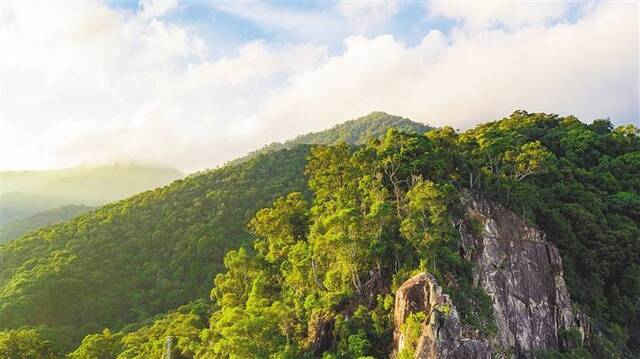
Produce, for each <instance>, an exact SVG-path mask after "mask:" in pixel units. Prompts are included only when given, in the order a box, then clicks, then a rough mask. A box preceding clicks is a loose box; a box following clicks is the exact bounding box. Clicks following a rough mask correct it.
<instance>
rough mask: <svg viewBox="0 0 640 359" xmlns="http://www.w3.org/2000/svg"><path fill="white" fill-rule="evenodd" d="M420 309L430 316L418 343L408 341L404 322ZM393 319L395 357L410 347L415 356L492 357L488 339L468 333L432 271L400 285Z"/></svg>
mask: <svg viewBox="0 0 640 359" xmlns="http://www.w3.org/2000/svg"><path fill="white" fill-rule="evenodd" d="M420 312H422V313H425V315H426V318H427V319H426V320H425V322H424V323H423V324H422V326H421V331H420V337H419V338H418V339H417V341H416V342H415V343H407V339H408V338H407V335H406V333H404V332H403V330H402V328H403V325H404V324H405V322H406V320H407V318H408V317H409V316H410V315H411V314H415V313H420ZM394 321H395V323H394V324H395V331H394V334H393V343H394V346H393V348H394V351H393V353H392V357H393V358H395V357H397V356H398V354H399V353H400V352H402V351H403V350H406V349H408V347H409V346H411V347H412V348H411V349H413V351H414V352H415V358H452V359H463V358H490V357H491V350H490V347H489V343H488V342H487V341H486V340H481V339H478V338H474V337H469V336H467V335H465V333H464V330H463V329H464V328H463V326H462V324H461V322H460V317H459V315H458V311H457V310H456V308H455V307H454V306H453V303H452V302H451V300H450V299H449V296H448V295H446V294H444V293H443V292H442V288H441V287H440V286H439V285H438V283H437V282H436V280H435V278H434V277H433V276H432V275H431V274H428V273H420V274H418V275H416V276H414V277H413V278H411V279H409V280H407V281H406V282H405V283H403V284H402V286H400V288H398V290H397V291H396V298H395V310H394Z"/></svg>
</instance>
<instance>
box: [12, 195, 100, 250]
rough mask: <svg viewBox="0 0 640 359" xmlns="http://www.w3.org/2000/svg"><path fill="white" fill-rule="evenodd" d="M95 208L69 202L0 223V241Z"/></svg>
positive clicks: (14, 237) (17, 236)
mask: <svg viewBox="0 0 640 359" xmlns="http://www.w3.org/2000/svg"><path fill="white" fill-rule="evenodd" d="M95 208H96V207H89V206H82V205H74V204H70V205H66V206H62V207H56V208H52V209H48V210H46V211H43V212H38V213H36V214H34V215H31V216H29V217H27V218H22V219H16V220H13V221H10V222H8V223H4V224H1V225H0V243H3V242H6V241H10V240H12V239H16V238H19V237H21V236H22V235H24V234H25V233H27V232H30V231H32V230H35V229H38V228H41V227H45V226H48V225H51V224H56V223H59V222H63V221H66V220H68V219H71V218H73V217H75V216H77V215H79V214H80V213H84V212H87V211H90V210H92V209H95Z"/></svg>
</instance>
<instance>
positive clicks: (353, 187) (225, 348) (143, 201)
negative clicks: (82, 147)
mask: <svg viewBox="0 0 640 359" xmlns="http://www.w3.org/2000/svg"><path fill="white" fill-rule="evenodd" d="M336 138H337V139H338V140H339V138H340V137H339V136H337V137H336ZM371 138H372V140H370V141H369V142H367V144H366V145H361V146H355V145H348V144H338V145H334V146H315V147H313V148H310V147H309V146H299V147H294V148H292V149H284V150H280V151H275V152H267V153H264V154H259V155H256V156H254V157H252V158H250V159H248V160H245V161H244V162H242V163H240V164H237V165H232V166H225V167H223V168H221V169H219V170H215V171H211V172H204V173H200V174H197V175H193V176H190V177H188V178H186V179H184V180H179V181H176V182H174V183H173V184H172V185H170V186H167V187H165V188H163V189H158V190H155V191H149V192H146V193H143V194H140V195H138V196H135V197H132V198H130V199H128V200H125V201H121V202H118V203H114V204H111V205H108V206H105V207H103V208H101V209H99V210H96V211H94V212H91V213H86V214H83V215H80V216H79V217H77V218H75V219H74V220H72V221H70V222H67V223H63V224H59V225H54V226H50V227H47V228H46V229H43V230H41V231H38V232H34V233H31V234H29V235H27V236H25V237H23V238H21V239H18V240H15V241H11V242H9V243H8V244H5V245H4V246H2V247H0V255H2V256H3V258H4V259H3V260H4V263H3V267H2V268H1V269H2V271H1V272H0V285H1V286H0V325H2V326H3V327H4V328H7V329H14V328H19V327H21V326H24V325H27V326H37V327H38V328H40V329H39V330H41V331H46V335H40V337H38V336H36V335H31V334H29V335H27V336H26V337H30V338H35V339H24V340H22V339H12V341H13V342H23V343H27V344H25V345H23V346H26V347H30V345H31V344H28V343H33V347H34V348H40V346H38V345H39V344H38V343H41V342H42V339H38V338H54V339H52V340H54V342H55V343H56V345H57V346H56V348H59V347H64V349H63V350H64V351H66V352H69V351H71V350H72V348H70V346H71V344H72V343H75V344H77V343H79V339H80V338H81V336H84V335H85V334H88V333H93V334H91V335H89V336H86V337H85V339H84V340H83V341H82V343H81V345H80V346H79V347H77V349H75V351H74V352H73V354H72V357H73V358H93V357H106V358H112V357H119V358H143V357H157V356H159V355H160V353H162V351H163V348H164V347H165V345H166V340H167V337H171V338H172V339H171V340H172V343H173V345H172V348H173V349H174V354H175V356H176V357H182V358H196V357H198V358H208V357H221V358H227V357H228V358H256V357H257V358H263V357H278V358H305V357H317V356H323V357H324V358H362V357H385V356H388V353H389V352H390V350H391V347H390V345H391V332H392V329H393V328H392V311H393V293H394V290H395V289H396V288H397V286H398V285H399V284H400V283H402V281H404V280H405V279H407V278H408V277H409V276H410V275H411V274H412V273H416V272H417V271H423V270H427V271H429V272H431V273H432V274H433V275H434V276H436V278H437V279H438V281H439V283H441V285H442V286H443V288H444V290H445V291H446V292H448V293H449V294H450V295H451V298H452V300H453V302H454V304H455V305H456V307H457V309H458V312H459V314H460V317H461V319H462V320H463V322H464V323H465V324H467V325H469V326H472V327H474V328H475V329H477V330H478V331H479V332H480V333H482V334H484V335H487V336H490V335H492V333H494V332H495V330H496V329H495V325H494V323H493V318H492V312H491V309H490V301H489V300H488V297H487V296H486V294H484V293H483V291H482V290H481V289H479V288H477V287H475V286H474V285H473V281H472V271H473V268H472V266H471V264H470V263H468V262H466V261H465V260H463V259H462V258H461V257H460V256H459V254H458V240H459V237H458V236H459V233H458V230H457V228H456V225H457V224H459V223H463V224H465V225H467V226H468V227H469V228H470V229H471V230H472V231H473V230H477V227H478V225H477V223H476V222H474V219H473V218H466V217H465V215H464V211H463V208H462V206H461V202H460V201H459V199H460V193H461V192H462V191H471V192H472V193H474V194H475V195H477V196H484V197H488V198H489V199H491V200H493V201H496V202H499V203H502V204H504V205H506V206H508V207H510V208H512V209H513V210H514V211H516V212H517V213H519V214H521V215H522V216H524V217H525V218H527V219H528V220H530V221H531V222H532V223H534V224H536V225H537V226H539V227H540V228H541V229H542V230H543V231H544V232H545V233H547V239H549V240H551V241H552V242H554V243H556V244H557V245H558V247H559V249H560V251H561V254H562V258H563V262H564V268H565V276H566V281H567V284H568V286H569V288H570V291H571V294H572V299H573V300H574V301H575V302H576V303H577V304H578V306H580V308H581V309H582V310H584V311H586V312H587V313H588V314H589V315H590V316H591V317H592V318H593V321H594V323H593V324H594V329H595V333H596V335H595V337H594V339H593V341H592V344H591V345H590V346H589V347H587V348H582V347H581V346H580V345H578V342H577V341H576V337H575V333H572V332H567V333H563V334H562V335H563V340H564V342H565V343H567V345H566V347H565V348H562V349H561V350H559V351H549V352H546V353H541V356H542V355H545V356H549V357H583V356H586V357H588V356H590V355H593V356H594V357H603V356H604V357H612V356H620V357H624V356H632V355H633V354H634V353H636V354H637V353H638V352H640V343H639V340H640V339H639V338H640V319H639V318H640V265H639V264H638V260H637V259H638V258H640V229H639V224H640V212H639V211H638V208H640V206H639V204H640V195H639V193H640V133H639V132H638V129H636V128H635V127H632V126H626V127H618V128H615V129H614V128H613V126H612V125H611V123H610V122H609V121H607V120H598V121H594V122H593V123H592V124H590V125H587V124H583V123H581V122H579V121H578V120H577V119H575V118H574V117H571V116H569V117H559V116H556V115H546V114H528V113H526V112H523V111H519V112H515V113H514V114H512V115H511V116H510V117H509V118H506V119H503V120H500V121H496V122H491V123H487V124H484V125H479V126H478V127H476V128H475V129H472V130H469V131H467V132H465V133H462V134H460V133H456V132H455V131H454V130H453V129H451V128H448V127H445V128H442V129H439V130H434V131H429V132H426V133H424V134H421V133H403V132H400V131H397V130H393V129H392V130H389V131H387V132H386V134H385V135H384V136H383V137H381V138H380V137H379V136H378V135H377V134H376V135H375V136H371ZM260 208H262V209H260ZM227 251H228V253H227V254H226V255H225V256H224V262H223V261H222V257H223V254H224V253H225V252H227ZM223 265H224V267H223ZM216 273H217V275H216ZM214 276H215V280H212V278H213V277H214ZM212 286H213V288H212ZM209 291H210V297H211V299H212V302H208V301H206V298H207V297H208V293H209ZM198 299H199V301H197V302H193V303H192V304H189V305H187V306H184V307H181V308H180V309H178V310H175V311H171V309H172V308H178V307H180V306H181V305H183V304H186V303H188V302H191V301H193V300H198ZM162 313H167V314H162ZM421 320H423V319H422V318H420V317H419V316H415V317H413V319H411V320H409V321H407V323H408V324H407V326H406V328H403V330H405V332H406V333H414V334H415V330H416V327H418V325H419V323H420V321H421ZM105 328H108V329H109V330H105ZM20 330H29V329H20ZM2 333H3V335H5V336H8V337H12V338H15V337H17V336H16V335H13V336H11V335H12V334H11V333H13V331H10V330H7V331H5V332H2ZM7 333H9V334H7ZM65 338H66V339H65ZM47 340H49V339H47ZM65 340H66V341H65ZM0 343H1V342H0ZM14 346H15V345H14ZM5 347H6V346H5ZM1 350H5V349H3V347H2V344H0V351H1ZM60 350H62V349H60Z"/></svg>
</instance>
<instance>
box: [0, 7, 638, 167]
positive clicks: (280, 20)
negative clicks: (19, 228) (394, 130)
mask: <svg viewBox="0 0 640 359" xmlns="http://www.w3.org/2000/svg"><path fill="white" fill-rule="evenodd" d="M503 5H504V4H501V5H500V6H498V5H496V6H483V7H473V6H471V7H461V6H459V5H458V4H457V3H440V2H437V3H432V4H430V5H428V6H426V7H424V8H423V7H420V8H419V10H420V11H422V14H423V15H422V16H423V17H424V18H425V19H431V20H432V21H433V24H437V23H438V21H442V20H443V19H444V20H446V21H448V23H449V24H450V26H446V27H442V26H440V27H438V26H436V25H434V26H432V27H429V26H425V27H424V28H420V29H419V30H420V31H421V32H422V33H423V35H422V36H421V37H420V38H421V39H420V41H417V42H416V43H408V42H405V41H402V40H401V38H402V36H401V34H397V33H394V31H393V25H394V22H398V21H403V20H402V18H401V16H402V13H403V12H402V10H403V9H401V8H400V7H401V5H399V4H398V3H375V6H373V5H371V4H369V5H367V4H364V5H363V4H362V3H350V2H344V3H339V4H335V6H333V5H332V7H330V8H323V9H311V10H309V9H305V10H304V11H302V10H299V9H281V8H279V7H277V6H272V5H269V4H260V5H253V4H249V5H247V4H242V5H237V6H235V5H232V4H226V5H224V6H223V8H221V7H222V6H217V7H216V9H215V11H218V12H220V13H222V14H225V16H230V17H233V18H236V19H241V20H242V21H249V22H251V23H252V24H255V26H257V27H260V28H264V29H268V30H269V34H270V36H264V37H263V38H255V39H252V40H251V41H246V42H243V43H238V44H237V46H236V50H235V51H233V52H231V53H228V54H227V56H224V57H214V56H213V55H211V54H213V53H215V52H216V51H215V50H216V46H217V43H216V42H215V41H211V40H210V39H209V38H208V37H207V36H206V34H203V33H202V32H201V31H200V30H199V29H201V27H198V26H195V24H192V23H190V22H189V21H171V19H170V18H171V14H174V13H178V12H180V11H183V10H184V7H185V6H188V5H187V4H182V3H177V2H153V1H143V2H141V4H140V5H139V8H137V9H133V10H131V9H129V10H126V9H115V8H112V7H110V6H108V5H106V4H103V3H96V2H91V3H64V4H48V5H47V4H41V3H38V4H31V3H25V2H16V3H7V4H3V5H0V53H2V54H4V55H3V59H2V62H1V63H0V76H1V79H2V83H1V88H0V151H2V152H3V153H4V154H6V155H5V156H3V157H2V158H0V168H1V169H24V168H49V167H61V166H70V165H75V164H79V163H87V162H88V163H102V162H110V161H137V162H143V163H148V164H159V165H164V166H172V167H177V168H179V169H181V170H186V171H191V170H195V169H201V168H206V167H213V166H215V165H217V164H220V163H222V162H224V161H226V160H230V159H233V158H234V157H236V156H239V155H242V154H243V153H246V152H247V151H250V150H252V149H255V148H257V147H260V146H262V145H264V144H267V143H269V142H271V141H274V140H284V139H287V138H289V137H292V136H295V135H297V134H300V133H304V132H308V131H312V130H320V129H324V128H327V127H330V126H332V125H334V124H336V123H339V122H342V121H345V120H347V119H351V118H354V117H358V116H361V115H364V114H367V113H369V112H371V111H374V110H380V111H386V112H390V113H394V114H399V115H402V116H407V117H410V118H412V119H413V120H416V121H421V122H425V123H430V124H432V125H452V126H454V127H456V128H461V129H465V128H469V127H472V126H473V125H474V124H475V123H477V122H483V121H488V120H493V119H498V118H501V117H503V116H505V115H508V114H509V113H510V112H511V111H513V110H515V109H526V110H528V111H544V112H554V113H560V114H575V115H576V116H578V117H579V118H581V119H582V120H584V121H591V120H593V119H595V118H603V117H610V118H612V120H614V121H615V122H616V123H619V124H622V123H635V124H637V123H638V119H639V113H638V112H639V103H638V98H639V97H640V95H639V92H638V91H639V90H638V87H639V80H638V78H639V73H638V68H639V63H638V61H639V49H638V42H639V39H638V33H639V29H638V5H637V3H602V4H587V5H584V6H579V7H577V6H575V5H572V6H568V5H562V4H561V5H557V4H547V5H544V4H543V5H535V4H529V5H527V4H522V3H521V4H519V5H510V6H503ZM258 6H259V7H260V9H257V8H256V7H258ZM258 10H259V11H258ZM428 23H429V22H427V24H428ZM305 24H308V26H306V25H305ZM323 29H324V30H326V31H323ZM336 49H337V50H336Z"/></svg>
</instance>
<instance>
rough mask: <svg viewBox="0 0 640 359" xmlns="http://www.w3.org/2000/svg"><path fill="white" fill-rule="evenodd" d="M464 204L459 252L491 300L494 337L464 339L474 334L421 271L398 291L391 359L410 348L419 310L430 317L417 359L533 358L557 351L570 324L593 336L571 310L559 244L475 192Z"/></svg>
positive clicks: (432, 281)
mask: <svg viewBox="0 0 640 359" xmlns="http://www.w3.org/2000/svg"><path fill="white" fill-rule="evenodd" d="M464 204H465V207H466V212H467V217H468V218H472V220H471V221H461V222H460V224H459V226H460V227H459V228H460V234H461V243H460V254H461V255H462V256H463V257H465V259H467V260H470V261H472V262H473V263H475V267H474V280H475V282H476V284H477V285H479V286H481V287H482V288H483V289H484V290H485V292H486V293H487V294H488V295H489V296H490V297H491V299H492V303H493V313H494V317H495V321H496V326H497V329H498V330H497V333H496V335H495V336H494V337H492V338H477V337H473V336H472V335H471V336H470V335H464V334H463V333H468V332H470V331H468V330H465V328H463V326H462V325H461V323H460V319H459V317H458V313H457V311H456V309H455V307H454V306H453V304H452V303H451V301H450V300H449V297H448V296H447V295H446V294H442V289H441V288H440V287H439V286H438V284H437V283H436V281H435V279H434V278H433V277H432V276H431V275H429V274H426V273H425V274H420V275H418V276H415V277H413V278H411V279H409V280H408V281H407V282H405V283H404V284H403V285H402V286H401V287H400V288H399V289H398V291H397V292H396V303H395V305H396V307H395V313H394V314H395V328H396V329H395V333H394V353H393V354H392V356H396V355H397V354H398V353H399V352H400V351H401V350H402V349H403V348H404V347H405V346H406V343H405V342H404V339H405V338H404V334H403V333H402V329H401V328H402V325H403V324H404V323H405V321H406V319H407V318H408V316H409V315H410V314H412V313H418V312H421V311H422V312H424V313H427V314H428V317H427V320H426V321H425V323H423V325H422V331H421V336H420V338H419V339H418V341H417V345H416V354H415V357H416V358H488V357H491V356H492V355H495V354H496V353H497V352H502V353H512V354H513V355H514V356H515V357H531V356H532V355H533V353H535V352H537V351H540V350H544V349H549V348H558V347H559V346H560V345H561V343H560V335H559V333H560V331H561V330H563V329H568V328H570V327H572V326H577V327H578V328H579V330H581V331H583V332H584V333H583V340H585V339H588V335H589V333H588V331H589V325H588V318H583V317H580V318H576V317H575V316H574V314H573V312H572V305H571V299H570V297H569V292H568V290H567V287H566V285H565V282H564V278H563V273H562V261H561V259H560V255H559V252H558V249H557V247H556V246H555V245H553V244H551V243H549V242H547V241H546V240H545V238H544V234H543V233H542V232H540V231H539V230H537V229H536V228H534V227H533V226H531V225H529V224H528V223H526V222H525V221H524V220H523V219H521V218H520V217H518V216H517V215H516V214H514V213H513V212H511V211H509V210H507V209H505V208H503V207H500V206H497V205H493V204H491V203H489V202H487V201H479V200H476V199H474V198H472V197H471V196H470V195H465V196H464ZM443 304H445V305H447V306H450V307H451V311H450V314H449V315H448V316H447V317H446V318H445V320H444V321H442V320H440V321H438V320H436V319H434V318H436V317H437V310H435V309H434V308H438V306H440V305H443ZM578 321H580V323H578ZM585 323H586V324H585ZM492 353H493V354H492Z"/></svg>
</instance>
